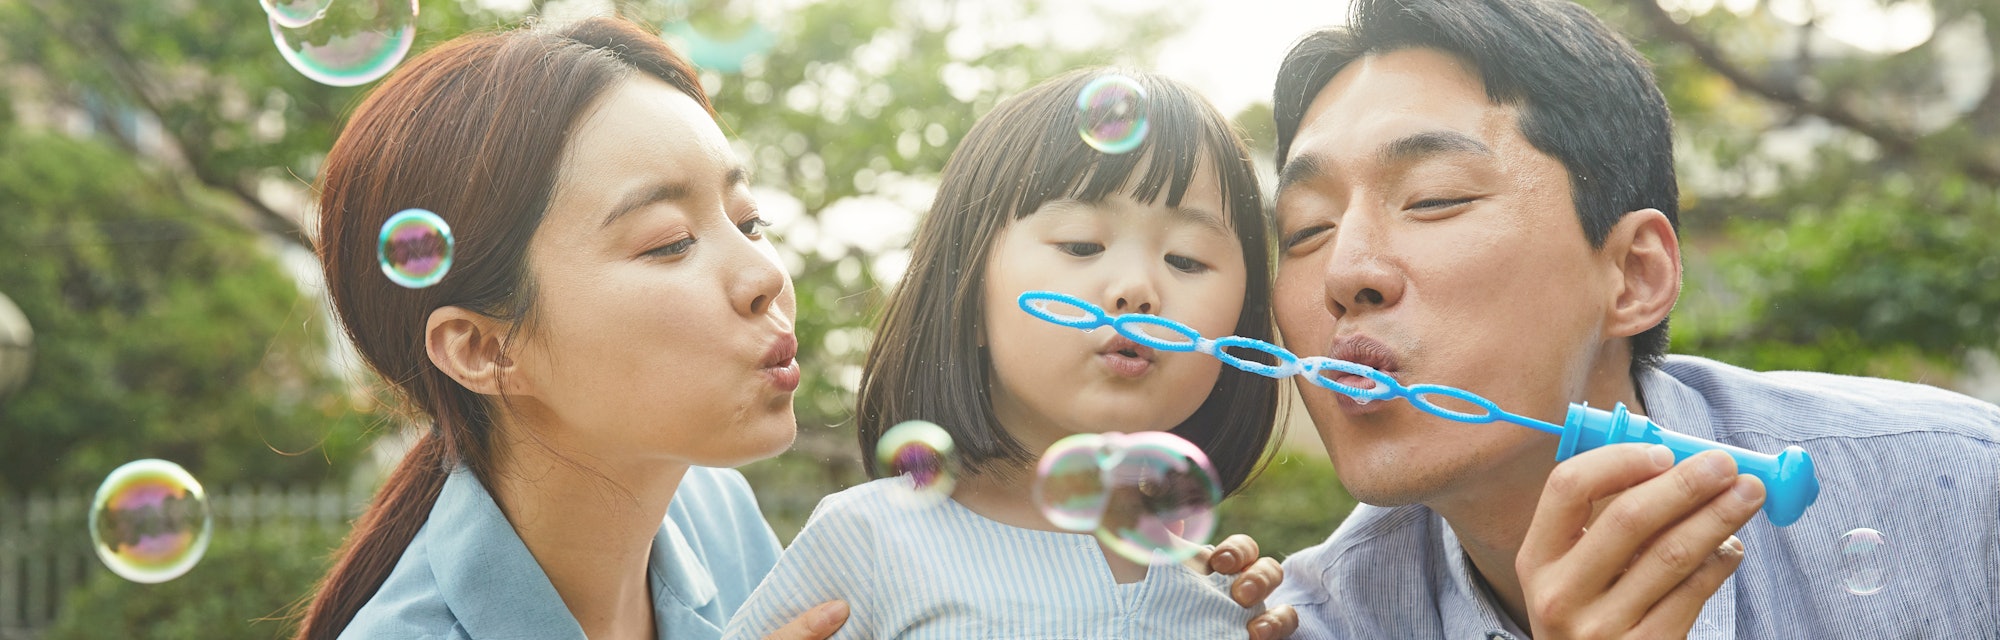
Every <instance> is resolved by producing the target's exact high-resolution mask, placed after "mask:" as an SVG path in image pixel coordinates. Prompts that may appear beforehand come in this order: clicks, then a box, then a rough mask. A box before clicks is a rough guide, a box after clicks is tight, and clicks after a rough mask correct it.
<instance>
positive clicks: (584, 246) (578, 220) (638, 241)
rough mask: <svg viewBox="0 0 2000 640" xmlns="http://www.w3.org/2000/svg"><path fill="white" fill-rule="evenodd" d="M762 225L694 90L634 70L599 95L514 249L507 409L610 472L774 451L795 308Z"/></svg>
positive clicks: (788, 387)
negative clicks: (522, 257) (528, 416)
mask: <svg viewBox="0 0 2000 640" xmlns="http://www.w3.org/2000/svg"><path fill="white" fill-rule="evenodd" d="M763 224H764V223H763V219H762V218H760V217H758V214H757V203H756V202H755V201H754V200H752V199H751V197H750V189H749V185H748V183H747V177H746V176H745V175H744V170H743V167H742V165H741V164H740V163H739V162H737V160H736V158H735V156H734V154H733V153H732V152H731V151H730V148H729V145H728V141H727V140H725V139H724V138H723V135H722V131H721V130H720V129H718V128H717V127H716V125H715V122H714V120H712V119H711V118H710V117H709V115H708V113H707V112H705V111H703V110H702V108H701V106H700V105H699V104H698V103H696V102H695V101H694V99H693V98H690V97H688V95H687V94H684V93H682V92H680V91H679V90H676V89H674V88H673V87H671V86H669V85H667V84H666V83H664V82H661V81H659V80H657V79H655V78H652V77H651V76H645V75H638V76H635V78H634V79H632V80H629V81H626V82H625V83H623V84H622V85H620V86H619V87H617V88H615V89H613V90H611V91H610V92H609V93H607V94H606V95H605V96H604V97H603V98H601V99H599V101H598V102H597V104H596V106H595V108H594V110H593V111H590V112H587V114H586V115H585V116H583V118H582V120H580V121H579V122H578V126H577V130H576V132H575V133H574V134H573V135H572V137H571V139H570V143H569V148H568V149H566V150H565V153H564V160H563V166H562V174H561V177H560V178H559V179H558V182H557V186H556V189H555V194H554V196H553V197H552V199H551V202H550V203H549V211H548V214H547V217H546V219H545V220H543V222H542V225H541V227H540V228H539V229H538V230H537V231H536V232H535V237H534V238H533V239H532V240H531V241H530V244H529V252H528V253H529V255H528V264H529V270H530V279H531V280H532V282H533V283H534V287H535V308H534V310H533V311H532V312H531V320H530V324H529V325H528V326H527V327H526V330H525V331H522V332H521V337H522V338H523V340H522V341H521V342H524V343H525V344H520V345H518V346H517V347H516V348H513V349H509V356H510V357H511V358H512V359H513V360H514V361H515V364H516V373H514V374H512V376H514V377H518V378H520V380H519V382H518V383H515V382H510V383H509V388H510V389H515V390H518V391H517V393H518V396H526V397H525V398H522V397H518V396H517V397H516V398H514V400H516V403H515V408H516V409H517V410H523V411H528V412H532V413H537V414H540V415H537V416H535V417H537V418H539V419H538V420H536V421H535V422H537V423H539V424H543V425H553V426H552V427H550V428H552V429H555V430H556V431H557V432H556V433H543V434H540V435H542V436H544V437H553V438H554V439H556V440H558V441H560V442H562V443H563V444H565V445H568V446H570V447H572V448H575V449H578V450H580V451H582V452H583V453H585V454H588V455H590V456H594V457H596V458H598V459H602V460H604V461H606V462H609V463H611V464H612V465H619V464H622V463H641V464H650V463H654V462H659V461H666V462H673V463H680V464H692V465H703V466H725V467H726V466H735V465H738V464H742V463H745V462H750V461H754V460H758V459H761V458H766V457H770V456H772V455H776V454H777V453H778V452H780V451H783V450H784V449H785V448H786V447H788V446H790V445H791V442H792V437H793V436H794V434H795V433H796V429H797V425H796V421H795V420H794V418H793V415H792V391H793V390H794V389H796V388H797V387H798V382H799V377H798V376H799V370H798V365H797V363H796V362H794V361H793V359H792V358H793V354H795V353H796V352H797V342H796V340H795V339H794V337H793V335H792V319H793V314H794V308H795V306H796V302H795V301H794V298H793V293H792V283H791V277H790V276H789V275H787V274H786V273H785V270H784V267H783V266H782V265H781V263H780V262H779V260H778V257H777V254H776V252H775V250H774V249H773V248H772V246H771V243H770V241H769V240H767V239H766V238H765V236H764V231H763V229H762V226H763ZM524 400H525V402H523V401H524Z"/></svg>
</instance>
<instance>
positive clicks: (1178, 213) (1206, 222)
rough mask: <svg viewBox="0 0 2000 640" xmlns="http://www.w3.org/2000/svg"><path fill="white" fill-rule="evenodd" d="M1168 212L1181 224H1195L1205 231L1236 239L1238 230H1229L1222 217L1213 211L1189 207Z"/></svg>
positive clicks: (1170, 209) (1175, 208)
mask: <svg viewBox="0 0 2000 640" xmlns="http://www.w3.org/2000/svg"><path fill="white" fill-rule="evenodd" d="M1168 211H1171V212H1172V213H1173V214H1174V219H1175V220H1178V221H1180V222H1186V223H1191V224H1194V225H1196V226H1199V227H1202V228H1204V229H1208V230H1210V231H1214V232H1215V233H1216V234H1218V235H1222V236H1227V237H1231V238H1234V237H1236V230H1235V229H1231V228H1229V225H1227V224H1224V223H1223V222H1222V216H1219V215H1216V214H1215V212H1213V211H1209V210H1207V209H1203V208H1200V207H1187V206H1181V207H1172V208H1169V209H1168Z"/></svg>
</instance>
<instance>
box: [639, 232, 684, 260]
mask: <svg viewBox="0 0 2000 640" xmlns="http://www.w3.org/2000/svg"><path fill="white" fill-rule="evenodd" d="M692 248H694V236H688V237H686V238H681V239H679V240H675V241H673V242H670V243H667V244H665V245H662V246H660V247H658V248H655V249H653V250H652V251H647V252H646V253H645V255H648V256H652V257H656V258H671V257H674V256H678V255H681V254H683V253H687V252H688V249H692Z"/></svg>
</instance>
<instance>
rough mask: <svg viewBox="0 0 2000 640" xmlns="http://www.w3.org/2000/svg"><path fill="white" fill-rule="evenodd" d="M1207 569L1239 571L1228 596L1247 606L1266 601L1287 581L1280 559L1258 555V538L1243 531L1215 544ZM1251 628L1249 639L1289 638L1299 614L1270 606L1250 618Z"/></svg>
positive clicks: (1294, 628) (1273, 639) (1217, 571)
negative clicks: (1280, 566)
mask: <svg viewBox="0 0 2000 640" xmlns="http://www.w3.org/2000/svg"><path fill="white" fill-rule="evenodd" d="M1208 570H1210V571H1214V572H1216V573H1234V574H1237V576H1236V579H1235V580H1233V581H1231V582H1230V583H1229V597H1230V598H1231V599H1234V600H1235V601H1236V604H1240V605H1243V608H1245V609H1249V608H1252V607H1255V606H1258V605H1261V604H1263V603H1264V599H1265V598H1267V597H1270V595H1271V592H1272V591H1276V590H1277V589H1278V584H1279V583H1282V582H1284V581H1285V571H1284V570H1283V569H1280V568H1278V561H1276V560H1272V559H1270V558H1264V557H1259V556H1258V554H1257V541H1256V540H1252V539H1250V536H1246V535H1242V534H1237V535H1233V536H1229V538H1227V539H1225V540H1223V541H1222V543H1221V544H1218V545H1215V550H1214V551H1213V552H1211V553H1209V556H1208ZM1248 628H1249V631H1250V640H1278V639H1279V638H1289V637H1291V635H1292V632H1293V631H1297V630H1298V629H1299V614H1298V612H1296V611H1293V610H1292V608H1291V607H1290V606H1279V607H1277V608H1274V609H1268V610H1266V611H1264V612H1263V613H1261V614H1258V615H1257V617H1255V618H1251V619H1250V624H1249V625H1248Z"/></svg>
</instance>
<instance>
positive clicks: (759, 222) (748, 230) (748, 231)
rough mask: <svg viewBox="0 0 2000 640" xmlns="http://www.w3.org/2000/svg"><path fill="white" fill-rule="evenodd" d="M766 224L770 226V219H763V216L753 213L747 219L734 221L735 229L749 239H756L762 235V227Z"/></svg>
mask: <svg viewBox="0 0 2000 640" xmlns="http://www.w3.org/2000/svg"><path fill="white" fill-rule="evenodd" d="M768 226H771V221H769V220H765V219H764V217H763V216H756V215H753V216H750V218H749V219H747V220H744V221H742V222H738V223H736V230H737V231H741V232H743V235H744V236H747V237H749V238H750V239H751V240H756V239H758V238H762V237H764V232H763V228H764V227H768Z"/></svg>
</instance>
